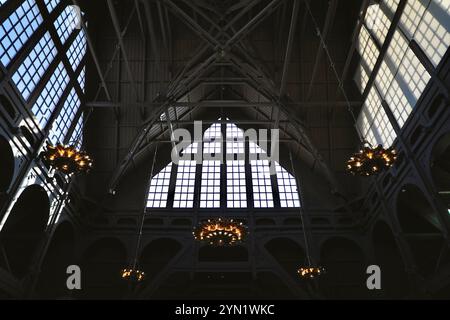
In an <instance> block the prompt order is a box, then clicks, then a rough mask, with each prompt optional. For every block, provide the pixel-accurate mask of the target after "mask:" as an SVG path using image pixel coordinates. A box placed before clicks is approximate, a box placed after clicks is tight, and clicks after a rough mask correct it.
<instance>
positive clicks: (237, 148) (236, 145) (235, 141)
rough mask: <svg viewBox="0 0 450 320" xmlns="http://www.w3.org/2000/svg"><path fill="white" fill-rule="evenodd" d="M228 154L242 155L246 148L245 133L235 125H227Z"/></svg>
mask: <svg viewBox="0 0 450 320" xmlns="http://www.w3.org/2000/svg"><path fill="white" fill-rule="evenodd" d="M226 133H227V153H228V154H242V153H244V152H245V148H244V131H243V130H242V129H239V128H238V127H237V126H236V125H235V124H233V123H227V131H226Z"/></svg>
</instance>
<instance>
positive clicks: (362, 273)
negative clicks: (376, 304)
mask: <svg viewBox="0 0 450 320" xmlns="http://www.w3.org/2000/svg"><path fill="white" fill-rule="evenodd" d="M320 258H321V260H320V262H321V265H322V266H323V267H325V268H326V271H327V272H326V274H325V275H324V276H323V277H321V278H320V279H319V281H320V287H321V289H322V293H323V294H324V295H325V296H326V297H328V298H334V299H356V298H359V299H361V298H364V297H368V291H369V290H367V288H366V268H367V265H366V263H365V257H364V254H363V252H362V250H361V248H360V247H359V246H358V245H357V244H356V243H355V242H353V241H351V240H348V239H345V238H330V239H328V240H327V241H325V242H324V244H323V245H322V247H321V251H320Z"/></svg>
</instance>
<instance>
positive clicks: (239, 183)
mask: <svg viewBox="0 0 450 320" xmlns="http://www.w3.org/2000/svg"><path fill="white" fill-rule="evenodd" d="M227 207H228V208H246V207H247V190H246V187H245V161H244V160H228V161H227Z"/></svg>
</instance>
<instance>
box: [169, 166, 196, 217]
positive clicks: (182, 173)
mask: <svg viewBox="0 0 450 320" xmlns="http://www.w3.org/2000/svg"><path fill="white" fill-rule="evenodd" d="M195 171H196V162H195V161H193V160H180V161H179V163H178V172H177V180H176V183H175V198H174V201H173V207H174V208H192V207H193V206H194V186H195Z"/></svg>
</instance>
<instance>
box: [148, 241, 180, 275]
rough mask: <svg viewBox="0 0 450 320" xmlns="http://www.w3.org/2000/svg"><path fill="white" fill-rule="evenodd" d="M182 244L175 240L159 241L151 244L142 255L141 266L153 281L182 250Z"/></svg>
mask: <svg viewBox="0 0 450 320" xmlns="http://www.w3.org/2000/svg"><path fill="white" fill-rule="evenodd" d="M181 248H182V246H181V244H180V243H179V242H178V241H176V240H173V239H168V238H164V239H157V240H154V241H152V242H150V243H149V244H148V245H147V246H146V247H145V248H144V250H142V253H141V259H140V265H141V268H142V269H143V270H144V271H145V273H146V275H147V279H148V280H150V281H151V279H152V278H154V277H155V276H156V275H157V274H158V273H160V272H161V271H162V270H163V269H164V267H166V266H167V264H168V263H169V261H170V260H171V259H173V258H174V257H175V255H176V254H177V253H178V252H179V251H180V250H181Z"/></svg>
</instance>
